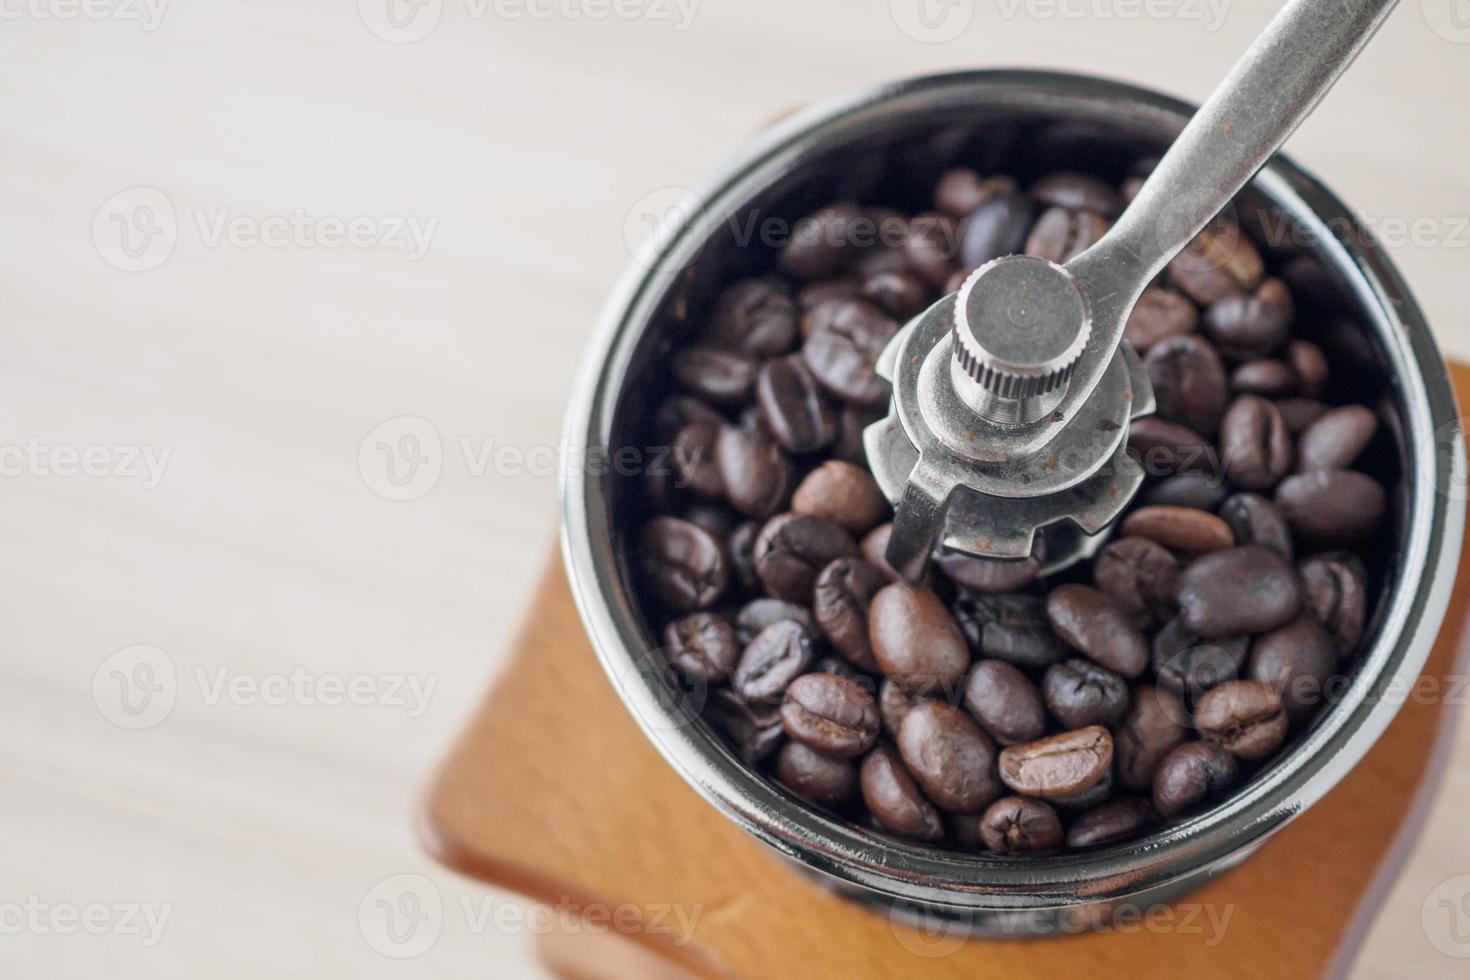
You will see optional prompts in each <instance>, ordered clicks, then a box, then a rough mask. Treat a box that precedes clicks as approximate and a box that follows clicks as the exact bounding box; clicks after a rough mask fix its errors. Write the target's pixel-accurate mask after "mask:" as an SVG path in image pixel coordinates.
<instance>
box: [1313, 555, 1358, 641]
mask: <svg viewBox="0 0 1470 980" xmlns="http://www.w3.org/2000/svg"><path fill="white" fill-rule="evenodd" d="M1297 571H1298V572H1299V573H1300V575H1301V577H1302V611H1303V612H1304V613H1306V614H1307V615H1308V616H1311V617H1312V618H1313V619H1315V620H1316V621H1317V622H1319V623H1321V624H1322V626H1323V627H1325V628H1326V630H1327V632H1329V633H1331V634H1332V638H1333V639H1334V640H1336V641H1337V649H1338V651H1339V652H1340V653H1341V654H1342V655H1343V656H1345V657H1346V656H1349V655H1351V654H1352V653H1353V651H1355V650H1356V649H1357V648H1358V642H1359V641H1360V640H1362V638H1363V619H1364V616H1365V615H1366V613H1367V608H1368V587H1367V585H1366V584H1365V583H1364V582H1363V576H1362V573H1360V572H1359V571H1358V570H1357V569H1356V568H1354V567H1353V563H1352V562H1350V561H1347V560H1345V559H1343V558H1342V557H1340V556H1338V555H1318V556H1316V557H1314V558H1309V559H1307V560H1306V561H1304V562H1302V563H1301V565H1300V566H1298V568H1297Z"/></svg>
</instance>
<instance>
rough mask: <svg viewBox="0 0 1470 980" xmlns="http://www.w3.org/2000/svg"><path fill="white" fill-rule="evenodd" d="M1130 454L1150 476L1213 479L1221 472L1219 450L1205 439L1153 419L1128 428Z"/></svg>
mask: <svg viewBox="0 0 1470 980" xmlns="http://www.w3.org/2000/svg"><path fill="white" fill-rule="evenodd" d="M1128 451H1129V452H1130V453H1132V454H1133V456H1134V457H1135V458H1136V459H1137V460H1138V461H1139V463H1140V464H1142V466H1143V471H1144V473H1146V474H1147V475H1149V476H1171V475H1173V474H1175V473H1195V474H1200V475H1203V476H1205V477H1206V478H1213V474H1214V473H1216V472H1217V471H1218V470H1219V460H1218V458H1217V454H1216V452H1215V447H1214V446H1213V445H1211V444H1210V442H1209V441H1208V440H1207V439H1205V437H1204V436H1202V435H1200V434H1199V433H1198V432H1195V431H1194V430H1193V429H1189V428H1186V427H1184V426H1182V425H1178V424H1176V423H1174V422H1165V421H1164V420H1163V419H1156V418H1154V417H1153V416H1148V417H1146V418H1141V419H1137V420H1135V421H1134V422H1133V423H1132V424H1131V425H1130V426H1129V427H1128ZM1217 482H1218V481H1217Z"/></svg>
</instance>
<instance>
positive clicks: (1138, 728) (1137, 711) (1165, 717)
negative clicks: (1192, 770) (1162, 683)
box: [1113, 684, 1190, 790]
mask: <svg viewBox="0 0 1470 980" xmlns="http://www.w3.org/2000/svg"><path fill="white" fill-rule="evenodd" d="M1189 729H1190V718H1189V711H1188V710H1187V709H1186V708H1185V707H1184V702H1183V701H1181V700H1179V698H1177V697H1175V696H1174V695H1173V694H1171V693H1170V692H1168V691H1166V690H1163V689H1162V688H1158V687H1153V686H1151V685H1147V684H1145V685H1143V686H1141V687H1139V688H1138V690H1137V691H1136V692H1135V693H1134V695H1133V705H1132V707H1130V708H1129V709H1128V714H1127V716H1126V717H1125V718H1124V719H1123V723H1122V724H1121V725H1119V726H1118V730H1117V733H1116V734H1115V735H1114V736H1113V750H1114V753H1115V768H1116V770H1117V774H1118V782H1119V783H1121V784H1122V786H1123V787H1124V788H1125V789H1132V790H1147V789H1149V788H1150V787H1152V786H1153V779H1154V772H1155V771H1157V769H1158V767H1159V763H1160V762H1161V761H1163V758H1164V756H1166V755H1168V754H1169V752H1170V751H1171V750H1172V749H1173V748H1174V746H1176V745H1178V744H1179V743H1180V742H1182V741H1184V739H1185V738H1186V737H1187V736H1188V735H1189Z"/></svg>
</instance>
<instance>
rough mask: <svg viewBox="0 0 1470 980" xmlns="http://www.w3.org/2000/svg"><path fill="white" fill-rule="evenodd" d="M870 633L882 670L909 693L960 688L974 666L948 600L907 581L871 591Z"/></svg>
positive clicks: (948, 690)
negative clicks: (947, 607) (946, 602)
mask: <svg viewBox="0 0 1470 980" xmlns="http://www.w3.org/2000/svg"><path fill="white" fill-rule="evenodd" d="M868 637H869V639H870V640H871V641H872V644H873V654H874V656H876V657H877V658H878V663H879V665H880V666H881V667H882V668H883V672H884V673H885V674H887V675H888V676H889V677H892V678H893V679H894V680H896V681H898V682H899V683H900V684H902V685H903V687H904V689H905V690H906V691H908V692H909V693H911V694H930V693H942V692H953V691H956V690H958V689H959V685H960V682H961V681H962V680H963V679H964V676H965V672H966V671H967V670H969V668H970V648H969V647H968V646H967V645H966V643H965V637H964V635H963V634H961V633H960V628H959V627H958V626H956V625H955V621H954V618H953V617H952V616H951V615H950V614H949V610H948V609H946V608H945V607H944V603H943V602H941V601H940V600H939V597H938V596H936V595H935V594H934V593H933V592H930V591H928V590H927V589H920V588H916V587H915V586H913V585H910V584H909V583H907V582H892V583H890V584H888V585H886V586H884V587H883V588H882V589H880V590H879V591H878V594H877V595H875V596H874V597H873V601H872V603H871V604H870V605H869V606H868Z"/></svg>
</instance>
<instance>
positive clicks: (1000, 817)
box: [980, 796, 1062, 854]
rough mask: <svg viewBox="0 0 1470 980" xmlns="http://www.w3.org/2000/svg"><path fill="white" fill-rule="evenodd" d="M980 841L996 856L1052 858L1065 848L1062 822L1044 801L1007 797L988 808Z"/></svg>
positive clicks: (981, 826)
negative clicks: (1014, 855)
mask: <svg viewBox="0 0 1470 980" xmlns="http://www.w3.org/2000/svg"><path fill="white" fill-rule="evenodd" d="M980 838H981V840H982V841H984V842H985V848H986V850H989V851H993V852H995V853H996V854H1049V853H1051V852H1052V851H1055V850H1056V849H1057V848H1059V847H1061V846H1062V821H1061V819H1060V818H1058V817H1057V811H1056V810H1054V809H1052V807H1051V806H1050V805H1049V804H1047V803H1044V802H1042V801H1041V800H1033V799H1030V798H1028V797H1025V796H1006V797H1002V798H1001V799H999V800H996V801H995V802H994V803H992V804H990V806H989V807H987V808H986V810H985V815H984V816H983V817H981V818H980Z"/></svg>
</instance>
